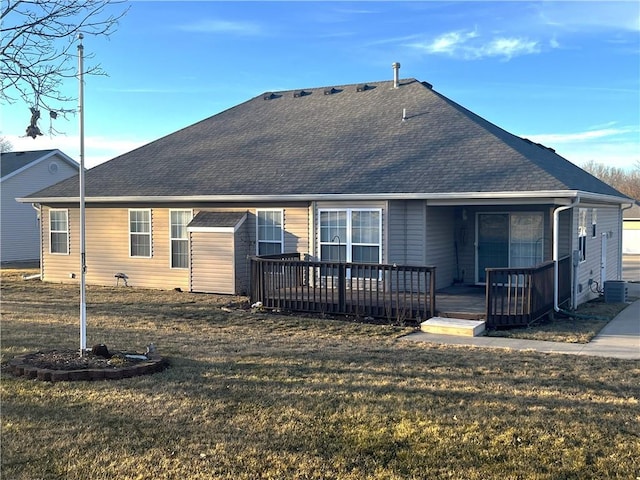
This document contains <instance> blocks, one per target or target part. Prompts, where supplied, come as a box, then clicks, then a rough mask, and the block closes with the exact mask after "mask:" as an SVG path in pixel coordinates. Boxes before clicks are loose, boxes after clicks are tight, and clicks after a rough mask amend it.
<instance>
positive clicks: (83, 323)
mask: <svg viewBox="0 0 640 480" xmlns="http://www.w3.org/2000/svg"><path fill="white" fill-rule="evenodd" d="M83 38H84V36H83V35H82V33H80V34H78V40H79V41H80V43H79V44H78V80H79V83H80V91H79V95H78V112H79V114H80V115H79V117H80V356H83V355H84V352H85V350H86V349H87V302H86V284H85V274H86V272H87V265H86V263H85V241H84V237H85V232H84V227H85V218H84V65H83V55H84V47H83V45H82V39H83Z"/></svg>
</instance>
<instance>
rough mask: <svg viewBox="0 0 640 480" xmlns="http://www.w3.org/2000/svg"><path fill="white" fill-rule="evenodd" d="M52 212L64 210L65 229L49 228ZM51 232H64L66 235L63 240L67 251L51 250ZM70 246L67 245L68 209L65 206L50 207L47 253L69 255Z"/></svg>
mask: <svg viewBox="0 0 640 480" xmlns="http://www.w3.org/2000/svg"><path fill="white" fill-rule="evenodd" d="M54 212H64V214H65V217H66V221H65V230H53V229H52V228H51V224H52V222H51V214H52V213H54ZM53 233H64V234H65V235H66V236H67V241H66V242H65V245H66V246H67V251H66V252H54V251H53V248H52V246H53V242H52V241H51V235H52V234H53ZM70 250H71V248H70V247H69V209H67V208H51V209H50V210H49V253H50V254H51V255H69V252H70Z"/></svg>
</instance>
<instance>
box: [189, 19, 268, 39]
mask: <svg viewBox="0 0 640 480" xmlns="http://www.w3.org/2000/svg"><path fill="white" fill-rule="evenodd" d="M177 28H178V30H182V31H185V32H194V33H215V34H218V33H219V34H225V35H227V34H232V35H240V36H256V35H261V34H262V33H263V30H262V27H261V26H260V25H258V24H256V23H251V22H233V21H229V20H216V19H202V20H198V21H196V22H193V23H188V24H183V25H178V26H177Z"/></svg>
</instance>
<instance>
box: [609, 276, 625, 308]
mask: <svg viewBox="0 0 640 480" xmlns="http://www.w3.org/2000/svg"><path fill="white" fill-rule="evenodd" d="M628 290H629V289H628V287H627V282H625V281H624V280H607V281H606V282H604V301H605V303H625V302H626V301H627V292H628Z"/></svg>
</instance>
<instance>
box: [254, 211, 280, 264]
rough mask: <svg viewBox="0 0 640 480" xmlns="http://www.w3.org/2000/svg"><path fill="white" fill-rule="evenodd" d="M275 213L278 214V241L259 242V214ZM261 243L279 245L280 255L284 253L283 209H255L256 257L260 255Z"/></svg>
mask: <svg viewBox="0 0 640 480" xmlns="http://www.w3.org/2000/svg"><path fill="white" fill-rule="evenodd" d="M266 212H275V213H278V214H280V239H279V240H261V239H260V213H266ZM261 243H272V244H276V243H280V253H283V252H284V208H259V209H256V255H260V244H261Z"/></svg>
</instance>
